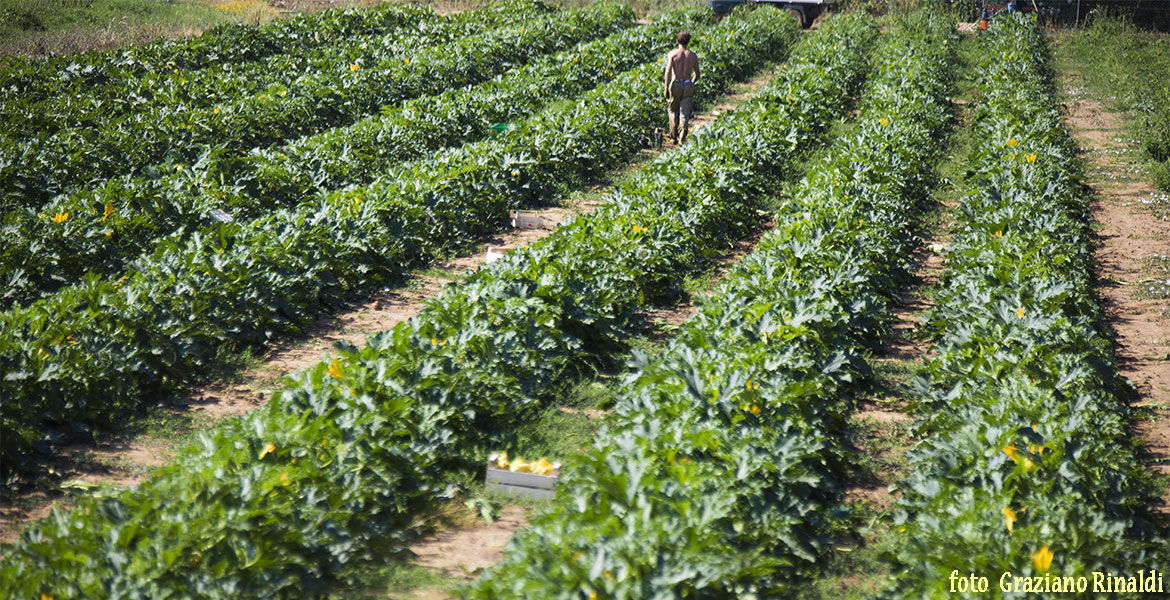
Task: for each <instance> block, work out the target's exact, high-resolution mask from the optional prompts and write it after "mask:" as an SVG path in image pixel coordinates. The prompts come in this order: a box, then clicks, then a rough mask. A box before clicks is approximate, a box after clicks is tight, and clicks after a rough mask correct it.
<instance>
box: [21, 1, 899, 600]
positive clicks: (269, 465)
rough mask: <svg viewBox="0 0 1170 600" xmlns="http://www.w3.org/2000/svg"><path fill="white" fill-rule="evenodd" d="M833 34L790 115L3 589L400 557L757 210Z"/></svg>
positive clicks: (337, 370)
mask: <svg viewBox="0 0 1170 600" xmlns="http://www.w3.org/2000/svg"><path fill="white" fill-rule="evenodd" d="M845 20H847V21H848V22H849V23H856V22H858V21H860V19H859V18H858V17H847V18H846V19H845ZM759 22H766V23H769V24H770V26H771V28H773V29H775V30H778V31H780V32H782V35H779V36H775V37H774V38H773V40H772V44H771V47H770V48H768V49H767V54H768V55H770V56H775V55H776V54H780V53H783V49H784V46H785V45H786V44H787V43H788V42H789V41H791V40H792V39H795V38H797V37H799V31H798V28H797V26H796V24H795V23H794V22H793V21H792V20H791V19H790V18H789V17H787V16H786V15H784V14H782V13H780V12H779V11H757V12H756V13H754V14H753V16H752V17H750V18H744V16H743V15H735V16H733V17H731V18H729V19H727V20H725V21H724V24H725V25H733V26H736V27H747V28H748V29H751V30H753V34H754V35H755V36H759V35H761V34H763V33H764V32H762V31H759V30H757V29H756V28H755V27H751V26H750V25H751V24H752V23H759ZM831 23H832V22H831V21H830V24H827V25H826V27H825V30H826V31H824V32H822V33H818V34H816V35H815V36H813V37H810V38H808V39H807V40H806V41H805V42H803V45H804V46H805V47H806V48H811V49H813V50H815V52H813V51H810V50H804V51H802V52H800V53H799V54H798V60H800V61H801V62H800V64H798V65H796V66H794V67H793V68H794V69H795V70H796V71H797V72H798V73H799V74H800V75H799V77H793V78H792V79H793V81H792V83H793V84H797V83H804V84H806V85H807V87H798V86H796V85H793V86H792V87H789V88H787V89H785V88H779V89H778V90H777V91H776V94H775V98H777V99H778V100H779V102H788V103H790V104H791V105H792V106H793V107H794V108H793V109H792V110H790V111H789V112H788V113H787V114H789V115H790V116H791V120H789V121H779V120H777V119H774V118H770V117H772V116H773V115H771V114H767V115H765V114H761V111H752V112H751V113H749V114H745V115H743V116H738V115H737V116H735V117H733V119H734V123H735V124H736V127H730V126H721V123H722V121H723V120H722V119H721V120H720V121H718V122H717V123H716V124H715V125H713V126H712V128H714V129H715V131H716V133H713V134H712V135H709V136H708V135H703V136H700V137H699V138H698V139H696V141H695V143H693V144H688V145H687V146H684V147H683V148H680V149H678V150H676V151H674V152H673V153H669V154H668V156H667V157H666V158H665V159H664V160H660V161H658V162H656V163H654V164H652V165H650V166H649V167H647V168H646V169H645V170H644V172H643V173H642V174H641V175H640V176H639V177H637V178H636V179H635V180H633V181H632V182H631V183H629V184H627V185H625V186H624V187H623V189H622V190H621V191H619V192H617V193H616V194H614V195H613V196H612V198H611V199H612V203H611V204H610V205H608V206H606V207H603V208H602V209H600V210H599V211H598V212H596V213H594V214H592V215H589V216H585V217H580V218H578V219H576V220H574V221H573V222H572V223H570V224H567V225H565V226H564V227H562V228H561V229H559V230H558V231H556V232H554V233H553V234H551V235H550V236H548V237H546V238H544V239H542V240H540V241H538V242H536V243H534V244H533V245H532V246H530V247H528V248H526V249H523V250H519V251H517V252H515V253H513V254H510V255H509V256H507V257H505V258H504V259H502V260H500V261H497V262H496V263H493V264H492V265H490V266H488V267H487V268H484V269H481V270H479V271H478V272H476V273H475V274H473V275H471V276H470V277H469V278H468V280H467V281H465V282H464V283H461V284H459V285H456V286H451V287H448V288H446V289H445V290H444V291H443V292H442V293H441V294H440V295H439V296H438V297H437V298H436V299H434V300H433V301H431V302H430V303H428V305H427V307H426V308H424V310H423V311H422V312H421V314H420V315H419V316H418V317H416V318H414V319H411V320H410V321H408V322H405V323H402V324H400V325H398V326H397V327H395V328H394V329H393V330H391V331H388V332H384V333H381V334H376V335H373V336H370V338H369V339H368V341H367V345H366V346H365V347H364V348H362V349H360V350H359V349H357V348H354V347H348V346H345V345H342V346H339V347H338V348H337V353H336V355H335V356H334V357H331V358H329V359H327V360H325V361H323V362H322V363H320V364H318V365H316V366H314V367H312V368H309V369H307V370H305V371H302V372H300V373H298V374H297V375H295V376H294V377H290V378H288V379H287V380H286V383H285V387H284V388H283V389H282V390H280V391H279V392H277V393H276V394H275V395H274V396H273V398H272V400H271V401H270V402H269V403H268V404H267V405H266V406H265V407H264V408H262V409H259V410H256V411H253V412H251V413H249V414H248V415H245V416H244V417H242V418H239V419H232V420H228V421H225V422H224V423H222V424H221V425H220V426H218V427H217V428H216V429H215V430H214V431H213V432H211V433H208V434H204V435H202V436H201V438H200V439H199V441H198V443H197V444H195V445H193V446H191V447H189V448H186V449H184V450H183V451H181V452H180V455H179V457H178V459H177V460H176V462H175V463H173V464H172V465H169V466H167V467H165V468H163V469H161V470H160V471H158V472H157V473H155V474H154V475H152V476H151V477H150V478H148V479H147V480H146V481H145V482H143V483H142V484H141V485H139V486H138V487H137V488H136V489H131V490H127V491H125V492H123V493H121V494H119V495H118V496H115V497H111V498H106V499H97V498H86V499H82V500H80V501H79V503H78V505H77V506H76V507H75V508H73V509H72V510H70V511H57V512H55V513H54V514H53V515H51V516H50V517H49V518H48V519H47V520H45V521H43V522H42V523H40V524H39V525H38V526H36V527H35V528H32V529H29V530H27V531H25V532H24V533H23V534H22V537H21V541H20V542H19V543H18V544H17V545H14V546H7V547H5V548H4V549H3V554H4V558H5V560H4V561H3V562H0V574H2V575H3V576H2V577H0V595H3V596H4V597H17V596H29V595H31V596H36V595H38V594H44V595H47V596H52V597H55V598H59V599H65V598H77V597H94V596H127V597H142V598H163V597H175V596H177V595H182V596H183V597H194V598H238V597H241V596H242V597H266V598H286V597H287V598H304V597H317V596H320V595H322V594H323V593H325V592H326V591H328V590H329V589H330V588H331V587H333V586H334V585H336V584H337V583H338V582H341V581H344V580H345V576H346V573H348V572H349V571H350V569H352V568H353V567H355V566H361V565H364V564H368V563H369V562H371V561H374V560H377V559H379V558H383V557H385V556H386V554H387V553H388V552H393V551H395V550H396V549H398V548H399V547H400V545H401V541H402V540H403V538H404V537H405V536H406V535H407V533H408V532H409V530H410V528H411V527H413V526H414V524H415V523H416V517H417V516H418V515H419V514H420V513H421V512H423V511H424V510H425V509H427V508H428V507H433V505H434V504H435V502H436V501H437V500H439V499H441V498H444V497H448V496H449V495H450V494H451V493H452V491H453V488H452V487H451V486H452V482H453V481H455V479H452V475H453V474H456V473H460V472H466V471H473V470H475V469H476V468H477V467H479V466H480V464H482V461H483V459H484V458H485V457H486V455H487V452H488V451H489V449H490V448H492V447H494V446H495V445H496V444H497V443H498V440H499V439H500V436H502V435H505V434H506V433H507V432H508V431H509V430H510V429H511V426H512V425H513V424H514V423H516V422H518V421H519V420H522V419H525V418H529V417H530V416H531V414H532V411H534V410H536V409H538V408H539V406H541V405H542V404H543V403H544V402H547V401H549V400H551V399H553V398H555V397H557V395H558V393H560V392H561V391H563V388H564V386H565V385H569V382H571V380H573V379H574V378H575V376H578V375H579V374H580V373H581V372H585V373H588V372H592V369H593V368H594V367H595V366H596V365H597V364H599V363H604V362H606V361H609V360H612V357H613V356H614V355H615V354H614V353H615V352H616V351H618V350H621V349H623V348H624V347H625V344H626V340H628V339H629V336H630V335H631V334H632V333H633V332H635V331H636V330H637V329H638V328H639V327H640V326H641V319H642V317H641V316H640V315H641V310H642V309H643V308H644V306H645V304H646V303H647V300H648V299H650V298H662V297H670V296H675V295H678V294H679V292H680V291H681V288H682V284H683V281H684V275H686V274H688V273H693V272H695V271H696V270H697V269H702V268H704V266H705V265H707V264H709V263H710V259H711V258H712V257H713V256H714V255H715V254H716V253H718V252H719V251H721V249H723V248H726V247H727V246H728V245H729V243H730V240H731V239H732V238H734V237H738V236H739V235H742V234H743V233H745V232H747V231H749V230H751V229H752V228H753V227H755V226H757V225H758V216H757V214H756V211H755V208H756V206H757V205H758V204H757V203H759V202H761V201H763V200H764V199H766V197H767V195H768V194H769V193H770V191H771V190H772V189H774V187H775V185H776V181H777V177H779V176H781V175H783V174H784V173H785V172H787V171H788V170H790V166H791V165H792V164H793V161H794V159H795V158H797V157H798V156H800V154H801V151H802V150H803V149H805V148H807V147H808V146H809V145H810V142H812V141H813V140H814V139H815V138H816V137H817V135H818V134H819V133H821V132H823V131H825V130H826V129H827V126H828V124H829V123H831V122H832V121H833V119H834V118H835V117H836V115H838V114H839V113H840V112H841V111H842V110H843V109H844V108H845V107H846V106H847V102H848V97H849V94H850V87H851V86H850V83H851V82H852V81H854V80H856V79H857V75H858V72H859V71H860V70H861V67H860V66H859V65H860V64H861V63H862V62H863V56H862V53H861V52H860V47H862V46H864V45H865V44H864V42H862V41H859V38H862V37H864V38H867V39H872V37H873V35H874V34H875V33H876V30H875V28H874V27H872V25H865V26H858V25H854V26H836V25H833V24H831ZM822 38H827V39H831V40H832V41H833V42H834V44H829V43H826V42H819V41H816V40H819V39H822ZM736 41H737V42H740V40H736ZM741 45H742V44H741ZM831 45H837V46H838V48H836V49H830V48H831ZM713 49H714V47H712V48H710V50H713ZM710 54H713V52H711V53H708V54H705V56H709V55H710ZM756 60H757V61H758V60H759V58H758V57H757V58H756ZM814 60H815V61H819V62H820V63H821V64H828V63H831V64H832V65H833V66H834V68H833V69H831V70H826V69H824V68H823V67H822V68H815V65H809V64H808V62H809V61H814ZM737 113H738V111H737ZM765 117H768V118H765ZM765 124H769V125H770V126H769V127H764V126H763V125H765ZM700 139H709V140H710V141H706V142H702V143H700V141H699V140H700ZM676 157H677V158H676ZM680 165H688V166H690V167H691V168H687V169H685V170H683V171H679V170H678V169H677V167H679V166H680ZM591 365H592V366H591Z"/></svg>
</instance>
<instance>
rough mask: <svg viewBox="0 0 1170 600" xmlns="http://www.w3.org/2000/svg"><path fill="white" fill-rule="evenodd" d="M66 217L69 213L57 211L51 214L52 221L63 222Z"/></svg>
mask: <svg viewBox="0 0 1170 600" xmlns="http://www.w3.org/2000/svg"><path fill="white" fill-rule="evenodd" d="M68 218H69V213H67V212H59V213H57V214H55V215H53V222H54V223H64V222H65V220H66V219H68Z"/></svg>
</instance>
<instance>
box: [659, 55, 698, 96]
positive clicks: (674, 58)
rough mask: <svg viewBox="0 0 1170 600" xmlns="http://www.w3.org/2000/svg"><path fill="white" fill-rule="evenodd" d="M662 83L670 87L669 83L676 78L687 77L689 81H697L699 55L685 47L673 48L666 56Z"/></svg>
mask: <svg viewBox="0 0 1170 600" xmlns="http://www.w3.org/2000/svg"><path fill="white" fill-rule="evenodd" d="M663 79H664V81H663V83H664V84H665V85H666V87H667V88H670V83H671V82H672V81H674V80H676V79H689V80H690V81H691V83H696V82H698V81H699V56H698V55H696V54H695V53H694V52H691V51H690V50H687V49H686V48H675V49H674V50H672V51H671V52H670V54H668V55H667V56H666V72H665V73H664V74H663Z"/></svg>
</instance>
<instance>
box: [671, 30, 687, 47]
mask: <svg viewBox="0 0 1170 600" xmlns="http://www.w3.org/2000/svg"><path fill="white" fill-rule="evenodd" d="M674 41H676V42H678V44H679V45H680V46H682V47H683V48H686V47H687V46H688V45H689V44H690V43H691V32H689V31H680V32H678V37H677V38H675V40H674Z"/></svg>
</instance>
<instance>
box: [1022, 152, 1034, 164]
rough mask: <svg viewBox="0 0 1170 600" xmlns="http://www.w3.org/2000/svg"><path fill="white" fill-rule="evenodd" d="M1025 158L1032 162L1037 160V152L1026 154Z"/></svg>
mask: <svg viewBox="0 0 1170 600" xmlns="http://www.w3.org/2000/svg"><path fill="white" fill-rule="evenodd" d="M1024 158H1025V159H1027V161H1028V162H1030V163H1034V162H1036V155H1035V154H1025V155H1024Z"/></svg>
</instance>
